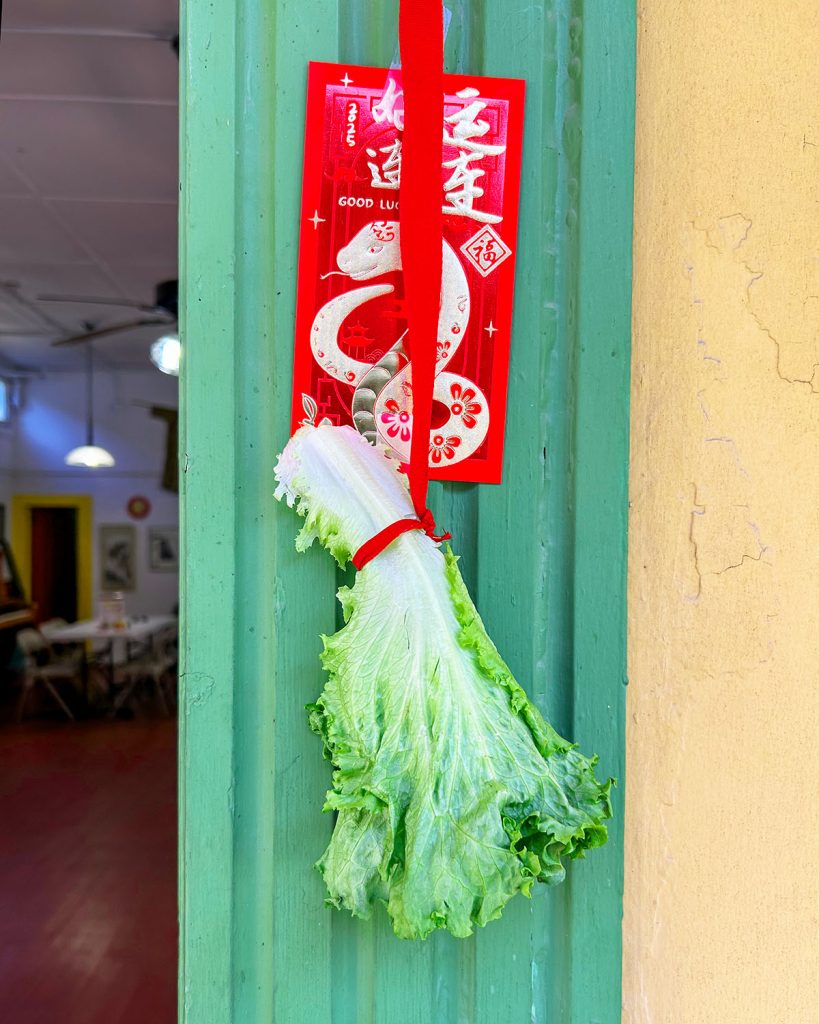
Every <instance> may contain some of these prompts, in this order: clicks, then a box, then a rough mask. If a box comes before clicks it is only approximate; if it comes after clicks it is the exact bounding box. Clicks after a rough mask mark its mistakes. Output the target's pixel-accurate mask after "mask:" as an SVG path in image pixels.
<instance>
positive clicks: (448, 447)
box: [429, 434, 461, 462]
mask: <svg viewBox="0 0 819 1024" xmlns="http://www.w3.org/2000/svg"><path fill="white" fill-rule="evenodd" d="M460 443H461V439H460V437H444V435H443V434H433V436H432V440H431V441H430V443H429V454H430V455H431V456H432V461H433V462H440V461H441V459H442V458H445V459H453V458H454V457H455V449H456V448H457V447H458V446H459V445H460Z"/></svg>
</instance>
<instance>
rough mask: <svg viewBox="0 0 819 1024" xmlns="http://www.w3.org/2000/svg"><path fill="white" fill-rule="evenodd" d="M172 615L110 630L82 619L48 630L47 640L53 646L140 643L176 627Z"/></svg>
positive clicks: (150, 616) (136, 621) (95, 620)
mask: <svg viewBox="0 0 819 1024" xmlns="http://www.w3.org/2000/svg"><path fill="white" fill-rule="evenodd" d="M176 624H177V620H176V619H175V618H174V617H173V615H149V616H147V618H144V619H130V620H129V621H128V625H127V626H122V627H119V628H116V629H115V628H111V627H109V626H103V625H102V624H101V623H100V621H99V619H83V620H82V621H81V622H72V623H71V625H69V626H60V627H59V628H57V629H49V630H48V640H49V642H50V643H53V644H80V643H84V642H85V641H86V640H105V641H108V642H109V643H110V642H111V641H113V640H124V641H125V642H126V643H140V642H142V641H145V640H149V639H150V638H151V637H152V636H154V635H155V634H156V633H161V632H162V631H163V630H165V629H170V628H171V627H176Z"/></svg>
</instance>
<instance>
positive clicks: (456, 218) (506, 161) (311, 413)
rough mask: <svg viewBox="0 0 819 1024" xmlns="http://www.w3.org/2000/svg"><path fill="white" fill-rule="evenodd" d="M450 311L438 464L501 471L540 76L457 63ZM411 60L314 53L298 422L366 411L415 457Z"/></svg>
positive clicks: (448, 99)
mask: <svg viewBox="0 0 819 1024" xmlns="http://www.w3.org/2000/svg"><path fill="white" fill-rule="evenodd" d="M444 82H445V90H446V94H445V99H444V123H443V125H442V137H441V138H442V160H441V163H442V166H441V205H442V210H443V213H444V231H443V234H444V247H443V274H442V289H441V311H440V318H439V322H438V337H437V361H436V377H435V390H434V405H433V417H432V430H431V432H430V441H429V452H430V462H429V464H430V476H431V478H432V479H440V480H466V481H476V482H481V483H499V482H500V479H501V469H502V461H503V439H504V421H505V417H506V388H507V378H508V366H509V343H510V336H511V326H512V300H513V288H514V262H515V240H516V235H517V216H518V191H519V181H520V150H521V141H522V134H523V96H524V83H523V82H522V81H519V80H515V79H501V78H481V77H478V76H471V75H446V76H445V78H444ZM402 132H403V104H402V91H401V72H400V71H398V70H389V71H388V70H387V69H384V68H363V67H352V66H349V65H343V64H317V63H311V64H310V71H309V78H308V95H307V127H306V134H305V147H304V183H303V195H302V222H301V234H300V246H299V279H298V302H297V310H296V347H295V369H294V382H293V423H292V426H293V429H294V430H295V429H297V428H298V426H299V425H300V424H301V423H303V422H305V421H306V422H314V423H318V422H321V421H322V420H324V419H327V420H329V421H330V422H331V423H334V424H340V423H351V424H354V425H355V426H356V427H357V429H358V430H359V431H360V432H361V433H362V434H363V435H364V436H366V437H367V438H368V439H369V440H371V441H373V442H375V443H379V444H382V445H384V446H385V447H387V448H389V449H390V450H391V451H392V452H393V453H394V454H395V455H396V456H397V457H398V458H399V459H401V460H402V461H404V462H407V461H408V460H409V451H410V438H411V436H412V361H411V358H410V355H411V344H412V342H411V339H408V338H407V337H406V330H407V324H406V312H405V309H404V303H403V284H402V273H401V252H400V231H399V224H398V202H399V186H400V181H401V141H402Z"/></svg>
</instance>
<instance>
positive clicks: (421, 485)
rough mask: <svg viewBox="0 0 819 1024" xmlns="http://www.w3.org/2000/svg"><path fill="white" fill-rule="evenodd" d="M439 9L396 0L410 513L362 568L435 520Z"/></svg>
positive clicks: (417, 0) (432, 3)
mask: <svg viewBox="0 0 819 1024" xmlns="http://www.w3.org/2000/svg"><path fill="white" fill-rule="evenodd" d="M443 23H444V12H443V6H442V0H401V6H400V10H399V16H398V32H399V38H400V44H401V79H402V87H403V90H404V135H403V141H402V146H401V191H400V224H401V263H402V265H403V269H404V294H405V298H406V307H407V327H408V335H407V336H408V339H409V347H410V353H409V354H410V356H411V359H412V441H411V444H410V461H409V468H408V470H407V475H408V477H409V489H410V497H411V498H412V506H413V508H414V509H415V514H416V516H417V517H418V518H417V519H399V520H398V522H395V523H391V524H390V525H389V526H387V527H385V528H384V529H383V530H381V531H380V532H379V533H377V534H376V535H375V536H374V537H371V538H370V540H368V541H367V542H366V543H364V544H362V545H361V547H360V548H359V549H358V551H356V553H355V555H354V556H353V565H355V567H356V568H357V569H363V568H364V566H365V565H366V564H367V562H369V561H371V560H372V559H373V558H375V557H376V556H377V555H379V554H380V553H381V552H382V551H383V550H384V548H385V547H387V545H388V544H391V543H392V542H393V541H394V540H395V538H396V537H399V536H400V535H401V534H402V533H407V532H408V531H410V530H423V531H424V532H425V533H426V534H427V536H428V537H432V539H433V540H448V539H449V536H450V535H449V534H448V533H445V534H442V535H441V536H437V535H436V533H435V520H434V518H433V516H432V513H431V512H430V510H429V509H428V508H427V486H428V483H429V433H430V429H431V426H432V388H433V384H434V380H435V354H436V342H437V340H438V315H439V313H440V305H441V264H442V248H443V213H442V210H441V160H442V154H443V127H442V126H443V120H444V32H443Z"/></svg>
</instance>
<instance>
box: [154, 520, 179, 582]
mask: <svg viewBox="0 0 819 1024" xmlns="http://www.w3.org/2000/svg"><path fill="white" fill-rule="evenodd" d="M148 558H149V565H150V567H151V569H152V570H153V571H154V572H176V571H177V570H178V569H179V528H178V527H176V526H152V527H151V528H150V529H149V530H148Z"/></svg>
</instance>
